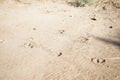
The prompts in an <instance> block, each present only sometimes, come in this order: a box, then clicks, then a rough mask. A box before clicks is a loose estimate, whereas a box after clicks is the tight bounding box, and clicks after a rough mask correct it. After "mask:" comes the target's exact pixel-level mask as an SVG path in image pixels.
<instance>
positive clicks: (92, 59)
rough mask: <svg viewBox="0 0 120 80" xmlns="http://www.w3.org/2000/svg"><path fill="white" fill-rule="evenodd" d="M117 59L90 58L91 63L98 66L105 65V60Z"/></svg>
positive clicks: (115, 58)
mask: <svg viewBox="0 0 120 80" xmlns="http://www.w3.org/2000/svg"><path fill="white" fill-rule="evenodd" d="M117 59H120V57H113V58H96V57H95V58H91V62H93V63H95V64H96V63H98V64H101V63H105V62H106V61H107V60H117Z"/></svg>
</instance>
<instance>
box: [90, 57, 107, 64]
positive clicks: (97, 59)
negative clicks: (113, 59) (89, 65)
mask: <svg viewBox="0 0 120 80" xmlns="http://www.w3.org/2000/svg"><path fill="white" fill-rule="evenodd" d="M91 61H92V62H93V63H100V64H101V63H105V62H106V60H105V59H103V58H91Z"/></svg>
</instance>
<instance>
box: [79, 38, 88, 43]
mask: <svg viewBox="0 0 120 80" xmlns="http://www.w3.org/2000/svg"><path fill="white" fill-rule="evenodd" d="M88 40H89V39H88V38H86V37H79V38H78V39H77V41H79V42H81V43H86V42H87V41H88Z"/></svg>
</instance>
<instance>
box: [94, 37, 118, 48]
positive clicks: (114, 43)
mask: <svg viewBox="0 0 120 80" xmlns="http://www.w3.org/2000/svg"><path fill="white" fill-rule="evenodd" d="M95 38H96V39H97V40H100V41H103V42H105V43H108V44H112V45H115V46H118V47H120V41H116V40H110V39H105V38H100V37H95Z"/></svg>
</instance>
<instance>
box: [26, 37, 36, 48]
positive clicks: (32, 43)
mask: <svg viewBox="0 0 120 80" xmlns="http://www.w3.org/2000/svg"><path fill="white" fill-rule="evenodd" d="M36 46H37V44H36V43H35V41H33V38H30V39H28V40H27V41H26V42H25V43H24V47H26V48H34V47H36Z"/></svg>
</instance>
